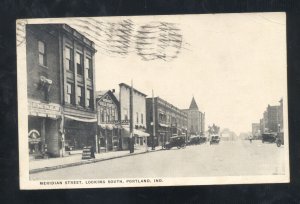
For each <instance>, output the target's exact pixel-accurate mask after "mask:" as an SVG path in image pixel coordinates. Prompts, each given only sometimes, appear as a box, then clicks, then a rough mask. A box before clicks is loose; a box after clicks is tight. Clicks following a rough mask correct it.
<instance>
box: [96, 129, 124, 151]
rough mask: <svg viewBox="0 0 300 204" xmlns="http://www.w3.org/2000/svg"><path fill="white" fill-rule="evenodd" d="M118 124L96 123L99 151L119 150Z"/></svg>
mask: <svg viewBox="0 0 300 204" xmlns="http://www.w3.org/2000/svg"><path fill="white" fill-rule="evenodd" d="M120 132H121V129H120V126H118V125H115V124H100V125H98V135H99V139H98V145H99V151H100V152H108V151H117V150H120V149H121V147H120V144H121V142H120Z"/></svg>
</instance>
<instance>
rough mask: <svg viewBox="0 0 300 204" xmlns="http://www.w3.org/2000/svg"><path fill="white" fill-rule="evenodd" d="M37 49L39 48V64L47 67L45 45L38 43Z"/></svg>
mask: <svg viewBox="0 0 300 204" xmlns="http://www.w3.org/2000/svg"><path fill="white" fill-rule="evenodd" d="M38 47H39V64H40V65H43V66H47V63H46V46H45V43H44V42H42V41H38Z"/></svg>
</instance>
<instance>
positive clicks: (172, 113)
mask: <svg viewBox="0 0 300 204" xmlns="http://www.w3.org/2000/svg"><path fill="white" fill-rule="evenodd" d="M153 100H154V111H153ZM146 101H147V102H146V107H147V132H149V133H150V134H151V135H153V132H154V131H153V113H154V114H155V121H154V123H155V138H154V144H155V146H157V145H159V146H162V145H164V144H165V143H166V142H168V141H170V137H172V136H173V135H185V136H186V135H187V119H188V117H187V113H185V112H184V111H182V110H180V109H179V108H177V107H175V106H174V105H172V104H171V103H169V102H167V101H165V100H163V99H161V98H160V97H154V98H153V99H152V98H147V100H146ZM151 140H152V138H149V142H152V141H151Z"/></svg>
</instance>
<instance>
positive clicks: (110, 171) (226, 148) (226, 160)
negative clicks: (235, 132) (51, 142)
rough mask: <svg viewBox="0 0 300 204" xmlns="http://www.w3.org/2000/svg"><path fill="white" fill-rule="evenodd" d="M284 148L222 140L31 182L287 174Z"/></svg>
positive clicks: (37, 176)
mask: <svg viewBox="0 0 300 204" xmlns="http://www.w3.org/2000/svg"><path fill="white" fill-rule="evenodd" d="M284 173H285V172H284V146H281V147H279V148H278V147H277V146H276V145H275V144H274V143H271V144H270V143H262V142H261V141H260V140H256V141H253V142H252V143H250V142H249V141H248V140H247V141H246V140H237V141H221V142H220V144H216V145H209V143H206V144H201V145H195V146H187V147H186V148H185V149H177V148H173V149H171V150H162V151H157V152H151V153H145V154H140V155H134V156H129V157H124V158H119V159H113V160H107V161H102V162H97V163H93V164H86V165H81V166H75V167H68V168H63V169H58V170H53V171H46V172H41V173H34V174H31V175H30V179H31V180H41V179H43V180H53V179H105V178H143V177H207V176H252V175H280V174H284Z"/></svg>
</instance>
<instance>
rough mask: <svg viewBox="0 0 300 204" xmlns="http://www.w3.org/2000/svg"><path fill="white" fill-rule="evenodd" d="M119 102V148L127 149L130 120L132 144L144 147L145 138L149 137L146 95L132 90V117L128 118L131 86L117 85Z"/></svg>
mask: <svg viewBox="0 0 300 204" xmlns="http://www.w3.org/2000/svg"><path fill="white" fill-rule="evenodd" d="M119 88H120V92H119V102H120V120H121V125H122V132H121V141H120V142H121V147H122V149H128V144H129V143H128V141H129V137H130V129H129V128H130V127H129V122H130V121H129V120H130V118H132V120H133V121H132V122H133V129H134V130H133V134H134V144H135V145H138V146H144V145H146V137H148V136H149V134H148V133H146V128H147V125H146V96H147V95H146V94H144V93H142V92H140V91H138V90H137V89H133V103H132V107H133V115H132V116H130V92H131V86H129V85H127V84H125V83H120V84H119Z"/></svg>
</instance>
